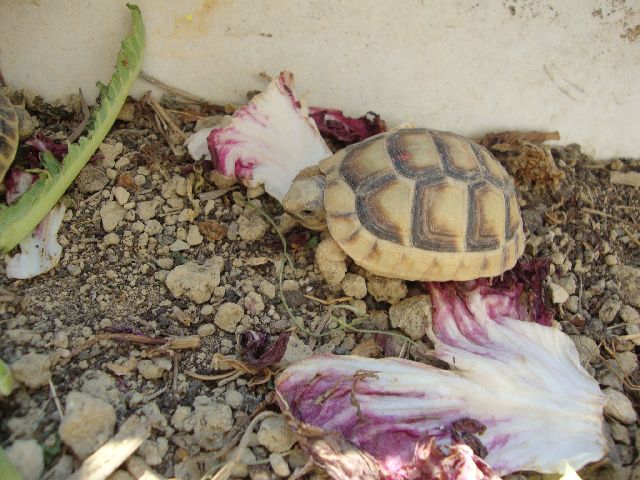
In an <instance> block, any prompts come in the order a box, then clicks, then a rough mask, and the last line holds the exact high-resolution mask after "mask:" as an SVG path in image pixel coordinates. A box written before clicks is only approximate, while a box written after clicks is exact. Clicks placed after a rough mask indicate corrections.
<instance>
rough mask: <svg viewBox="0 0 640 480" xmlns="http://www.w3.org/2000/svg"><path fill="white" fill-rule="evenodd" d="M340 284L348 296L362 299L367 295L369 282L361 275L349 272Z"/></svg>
mask: <svg viewBox="0 0 640 480" xmlns="http://www.w3.org/2000/svg"><path fill="white" fill-rule="evenodd" d="M340 286H341V287H342V291H343V292H344V294H345V295H346V296H348V297H353V298H356V299H361V298H364V297H366V295H367V283H366V281H365V279H364V277H363V276H361V275H356V274H355V273H347V274H346V275H345V276H344V279H343V280H342V284H341V285H340Z"/></svg>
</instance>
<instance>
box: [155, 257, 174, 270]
mask: <svg viewBox="0 0 640 480" xmlns="http://www.w3.org/2000/svg"><path fill="white" fill-rule="evenodd" d="M156 265H157V266H159V267H160V268H162V269H164V270H169V269H170V268H171V267H173V258H171V257H160V258H158V259H156Z"/></svg>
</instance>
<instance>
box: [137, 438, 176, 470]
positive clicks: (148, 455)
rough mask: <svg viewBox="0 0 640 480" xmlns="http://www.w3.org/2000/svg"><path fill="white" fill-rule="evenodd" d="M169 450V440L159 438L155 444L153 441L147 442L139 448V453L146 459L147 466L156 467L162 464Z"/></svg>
mask: <svg viewBox="0 0 640 480" xmlns="http://www.w3.org/2000/svg"><path fill="white" fill-rule="evenodd" d="M168 449H169V442H168V441H167V439H166V438H164V437H158V438H157V439H156V441H155V442H154V441H153V440H145V441H144V442H143V443H142V445H140V447H139V448H138V450H137V453H138V455H142V457H144V461H145V463H146V464H147V465H150V466H156V465H160V464H161V463H162V460H163V459H164V457H165V455H166V454H167V450H168Z"/></svg>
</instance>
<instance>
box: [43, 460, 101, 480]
mask: <svg viewBox="0 0 640 480" xmlns="http://www.w3.org/2000/svg"><path fill="white" fill-rule="evenodd" d="M72 473H73V456H72V455H62V456H60V457H59V458H58V459H57V460H56V463H55V465H54V466H52V467H51V476H49V477H48V480H67V479H68V478H69V477H71V474H72ZM109 480H110V479H109Z"/></svg>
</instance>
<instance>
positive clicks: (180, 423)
mask: <svg viewBox="0 0 640 480" xmlns="http://www.w3.org/2000/svg"><path fill="white" fill-rule="evenodd" d="M171 425H172V426H173V427H174V428H175V429H176V430H178V431H180V432H190V431H192V430H193V421H192V420H191V407H188V406H185V405H181V406H179V407H177V408H176V410H175V412H173V415H172V416H171Z"/></svg>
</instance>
